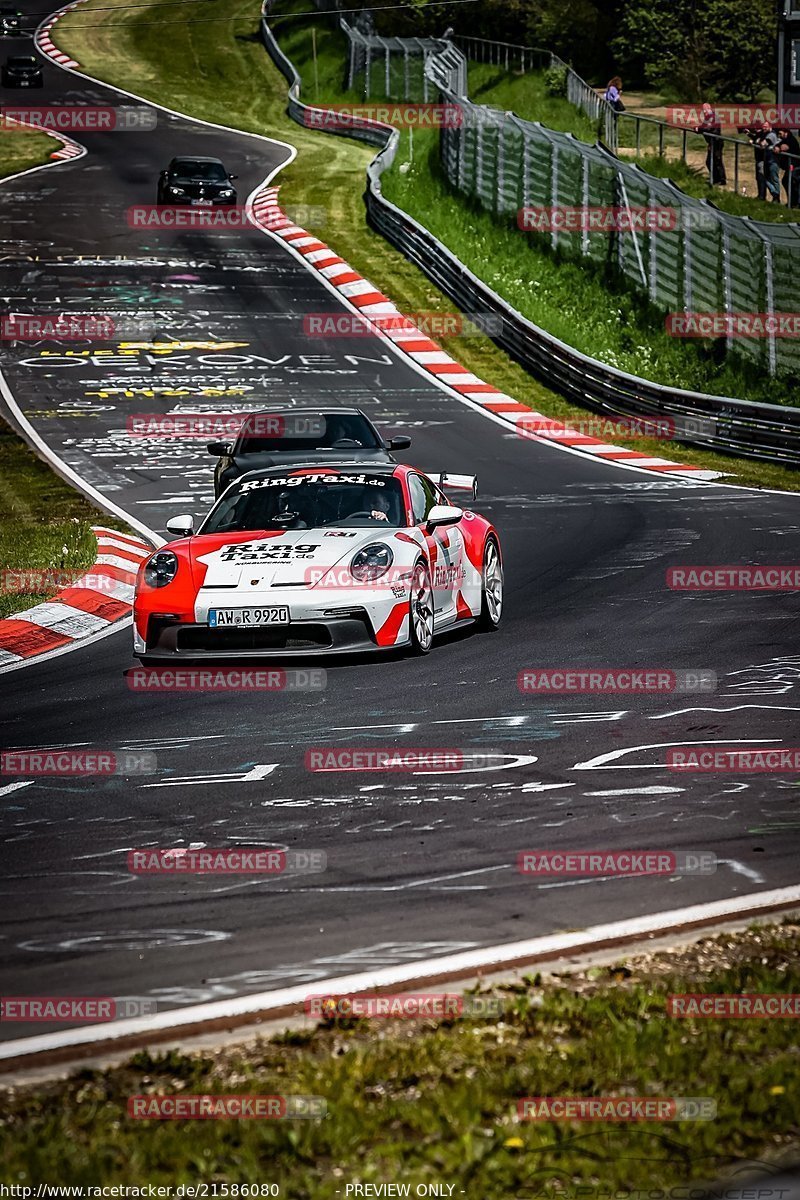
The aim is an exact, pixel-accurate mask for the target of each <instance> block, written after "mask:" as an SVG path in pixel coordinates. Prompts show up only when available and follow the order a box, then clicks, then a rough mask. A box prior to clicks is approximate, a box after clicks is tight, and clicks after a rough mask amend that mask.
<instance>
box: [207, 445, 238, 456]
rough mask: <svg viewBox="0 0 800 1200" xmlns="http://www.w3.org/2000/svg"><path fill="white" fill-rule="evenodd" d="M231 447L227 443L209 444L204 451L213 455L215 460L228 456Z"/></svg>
mask: <svg viewBox="0 0 800 1200" xmlns="http://www.w3.org/2000/svg"><path fill="white" fill-rule="evenodd" d="M232 449H233V447H232V446H231V445H230V444H229V443H228V442H209V443H208V444H207V445H206V450H207V451H208V453H209V454H213V455H215V456H216V457H217V458H225V456H226V455H227V454H230V452H231V450H232Z"/></svg>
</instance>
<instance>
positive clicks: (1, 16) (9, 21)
mask: <svg viewBox="0 0 800 1200" xmlns="http://www.w3.org/2000/svg"><path fill="white" fill-rule="evenodd" d="M21 33H22V13H21V12H20V11H19V9H18V8H14V6H13V5H11V4H0V37H19V36H20V34H21Z"/></svg>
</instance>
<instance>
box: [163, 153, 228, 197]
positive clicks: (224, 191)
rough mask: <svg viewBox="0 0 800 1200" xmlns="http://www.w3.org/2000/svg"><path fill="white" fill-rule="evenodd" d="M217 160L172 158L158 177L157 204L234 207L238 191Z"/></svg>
mask: <svg viewBox="0 0 800 1200" xmlns="http://www.w3.org/2000/svg"><path fill="white" fill-rule="evenodd" d="M236 178H237V176H236V175H231V174H230V173H229V172H228V171H227V170H226V169H225V167H224V166H223V164H222V163H221V162H220V160H219V159H218V158H197V157H192V158H173V160H172V162H171V163H170V164H169V166H168V167H167V169H166V171H162V172H161V174H160V175H159V177H158V200H157V203H158V204H191V205H195V206H200V207H203V206H206V207H209V206H211V205H214V204H235V203H236V188H234V187H232V186H231V180H232V179H236Z"/></svg>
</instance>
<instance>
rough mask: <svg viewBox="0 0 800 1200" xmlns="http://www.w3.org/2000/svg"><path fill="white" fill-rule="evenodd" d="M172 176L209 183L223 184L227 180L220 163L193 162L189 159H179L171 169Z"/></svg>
mask: <svg viewBox="0 0 800 1200" xmlns="http://www.w3.org/2000/svg"><path fill="white" fill-rule="evenodd" d="M172 174H173V175H182V176H186V177H187V178H192V179H205V180H207V181H208V182H209V183H224V181H225V180H226V179H227V178H228V176H227V175H226V174H225V168H224V167H223V166H222V163H207V162H194V161H193V160H191V159H181V161H180V162H177V163H175V165H174V166H173V168H172Z"/></svg>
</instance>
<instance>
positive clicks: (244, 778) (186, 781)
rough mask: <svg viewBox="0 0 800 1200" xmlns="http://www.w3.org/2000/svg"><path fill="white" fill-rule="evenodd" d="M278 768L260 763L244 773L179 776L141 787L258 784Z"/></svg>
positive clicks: (273, 764) (141, 784)
mask: <svg viewBox="0 0 800 1200" xmlns="http://www.w3.org/2000/svg"><path fill="white" fill-rule="evenodd" d="M277 766H279V764H278V763H259V764H258V765H257V766H255V767H251V769H250V770H249V771H245V772H244V773H242V772H241V771H225V772H223V773H222V774H220V775H179V776H178V778H177V779H163V780H161V781H160V782H159V783H140V784H139V787H140V788H156V787H194V786H195V785H198V784H207V783H256V782H258V780H260V779H266V778H267V777H268V776H269V775H271V774H272V772H273V771H274V770H275V768H276V767H277Z"/></svg>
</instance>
